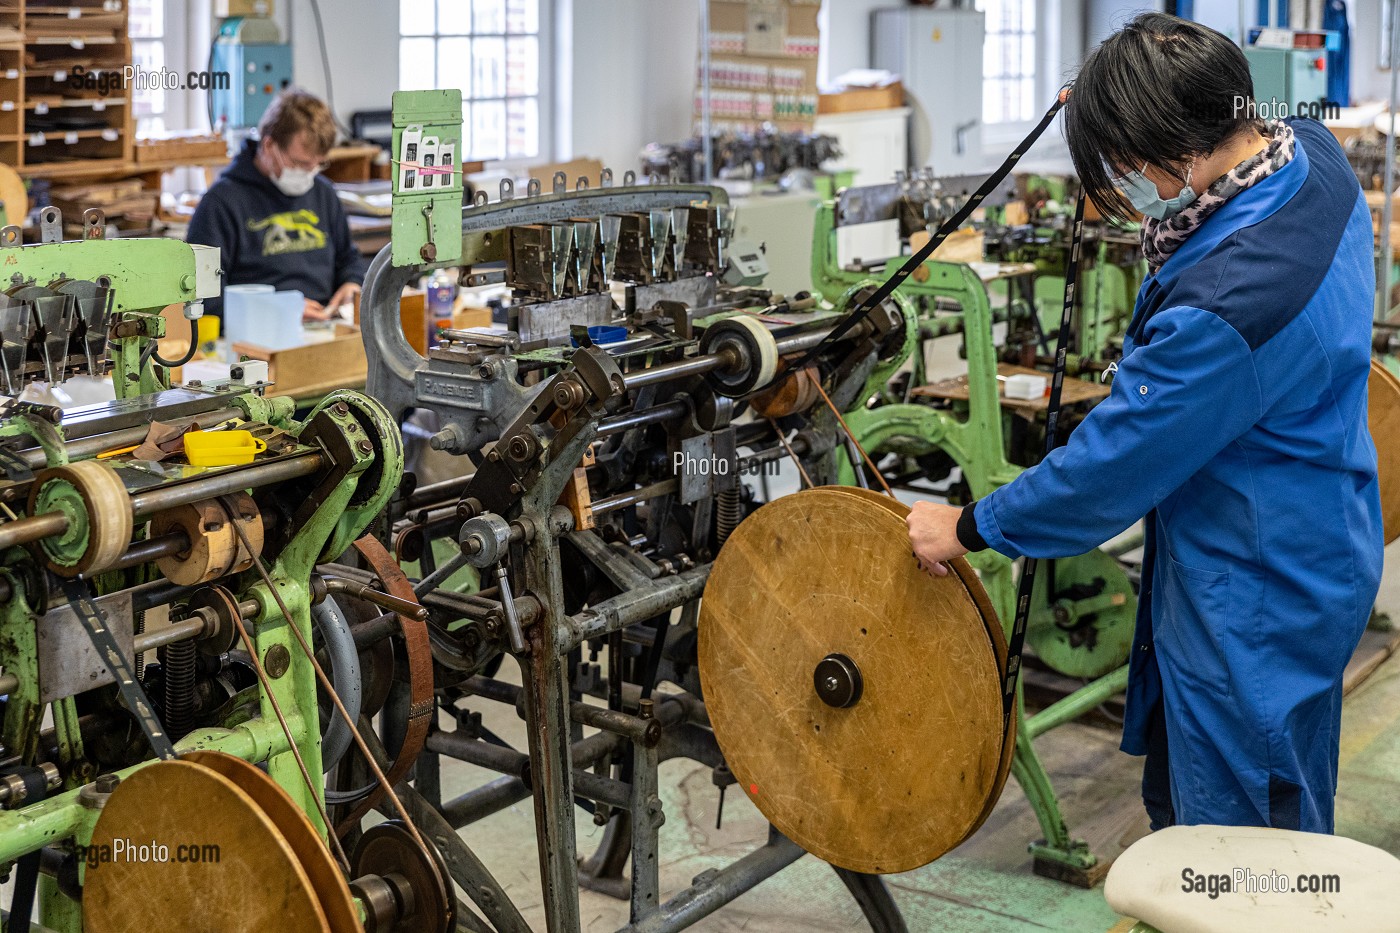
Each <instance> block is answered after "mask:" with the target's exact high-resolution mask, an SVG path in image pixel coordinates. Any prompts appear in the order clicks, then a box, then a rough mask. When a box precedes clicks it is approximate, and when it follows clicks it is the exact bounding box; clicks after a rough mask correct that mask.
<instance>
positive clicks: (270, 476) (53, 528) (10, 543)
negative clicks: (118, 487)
mask: <svg viewBox="0 0 1400 933" xmlns="http://www.w3.org/2000/svg"><path fill="white" fill-rule="evenodd" d="M324 461H325V458H324V457H323V456H322V455H321V454H320V453H319V452H316V451H310V452H308V453H304V454H301V455H299V456H296V457H290V458H288V459H286V460H278V461H275V462H273V463H266V464H261V465H259V466H253V467H249V468H247V469H244V470H232V471H230V472H228V473H219V474H217V475H215V476H209V477H204V478H200V479H194V480H190V481H188V482H184V483H176V484H174V485H171V486H163V487H160V488H157V489H151V490H147V491H145V492H138V493H135V494H133V495H132V497H131V513H132V516H133V517H135V518H146V517H148V516H151V515H154V514H155V513H157V512H163V511H165V510H166V509H172V508H175V507H176V506H178V505H188V504H189V503H191V502H199V501H202V500H204V499H213V498H215V497H217V496H225V495H228V494H229V493H234V492H240V491H242V490H244V489H251V488H254V487H257V486H269V485H272V484H273V483H280V482H284V481H286V480H289V479H296V478H298V477H301V476H309V475H311V474H312V473H315V472H316V471H317V470H319V469H321V466H322V464H323V463H324ZM67 530H68V519H67V517H66V516H65V515H63V513H61V512H46V513H44V514H43V515H31V516H28V517H27V518H20V519H16V520H15V521H12V522H7V523H6V524H4V525H0V549H3V548H7V547H15V546H16V545H20V544H29V543H31V542H34V541H39V540H41V539H43V538H51V537H53V536H55V535H61V534H63V533H64V532H66V531H67Z"/></svg>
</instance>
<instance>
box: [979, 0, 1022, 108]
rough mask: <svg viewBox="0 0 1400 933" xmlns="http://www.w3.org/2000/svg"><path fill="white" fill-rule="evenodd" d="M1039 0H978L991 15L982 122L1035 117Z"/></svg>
mask: <svg viewBox="0 0 1400 933" xmlns="http://www.w3.org/2000/svg"><path fill="white" fill-rule="evenodd" d="M1035 7H1036V4H1035V0H977V9H979V10H981V11H982V12H983V13H985V14H986V15H987V34H986V40H985V42H984V43H983V47H982V77H983V82H982V122H984V123H988V124H991V123H1016V122H1019V121H1022V120H1031V119H1034V118H1035V115H1036V111H1035Z"/></svg>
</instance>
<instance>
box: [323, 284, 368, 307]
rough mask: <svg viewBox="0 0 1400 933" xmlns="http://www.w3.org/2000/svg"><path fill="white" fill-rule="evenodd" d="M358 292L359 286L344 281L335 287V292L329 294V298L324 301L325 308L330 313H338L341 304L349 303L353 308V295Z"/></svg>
mask: <svg viewBox="0 0 1400 933" xmlns="http://www.w3.org/2000/svg"><path fill="white" fill-rule="evenodd" d="M359 294H360V286H359V285H358V284H356V283H354V282H346V283H345V284H344V285H342V286H340V288H337V289H336V290H335V294H334V295H332V296H331V300H330V301H328V302H326V310H327V311H329V312H330V313H331V314H332V315H339V314H340V309H341V306H343V305H350V307H351V308H352V309H353V308H354V306H355V297H356V296H357V295H359Z"/></svg>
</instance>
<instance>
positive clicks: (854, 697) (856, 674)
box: [812, 654, 865, 709]
mask: <svg viewBox="0 0 1400 933" xmlns="http://www.w3.org/2000/svg"><path fill="white" fill-rule="evenodd" d="M812 682H813V683H814V684H815V686H816V688H817V696H819V697H821V698H822V702H823V703H825V704H826V705H827V706H834V707H835V708H837V709H847V708H849V707H852V706H855V705H856V704H857V703H859V702H860V695H861V691H862V690H864V689H865V683H864V681H862V680H861V676H860V668H858V667H856V662H854V661H852V660H851V659H850V658H848V657H846V656H845V655H844V654H829V655H827V656H826V657H824V658H822V659H821V661H819V662H818V663H817V669H816V671H815V672H814V673H813V674H812Z"/></svg>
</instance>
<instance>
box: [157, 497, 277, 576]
mask: <svg viewBox="0 0 1400 933" xmlns="http://www.w3.org/2000/svg"><path fill="white" fill-rule="evenodd" d="M224 498H226V499H227V500H228V501H229V503H230V505H231V506H232V514H231V515H230V512H229V511H228V510H225V508H224V506H223V504H222V503H221V502H220V501H219V500H217V499H205V500H203V501H202V502H192V503H190V504H188V505H179V506H176V507H175V508H173V509H166V510H165V511H164V512H160V513H157V514H156V515H155V517H153V518H152V519H151V537H152V538H159V537H164V536H166V535H171V534H179V535H184V537H185V540H186V541H188V542H189V546H188V547H186V548H185V549H184V550H182V551H180V552H179V553H176V554H172V555H169V556H166V557H161V558H160V559H158V560H157V561H156V566H158V567H159V568H160V572H161V573H162V574H163V575H164V576H165V577H166V578H167V579H169V580H171V581H172V582H174V583H177V584H179V585H180V586H196V585H198V584H200V583H208V582H210V581H211V580H217V579H219V578H220V577H226V576H228V575H229V574H233V573H242V572H243V571H245V570H247V569H249V568H250V567H252V566H253V560H254V559H255V558H256V557H257V556H258V555H259V554H261V553H262V546H263V521H262V512H261V511H260V510H259V509H258V504H257V503H256V502H254V501H253V497H252V496H250V495H248V494H247V493H246V492H238V493H234V494H233V495H230V496H226V497H224ZM235 522H236V523H237V524H238V525H239V526H240V527H241V528H242V530H243V535H242V537H240V536H239V534H238V531H237V530H236V529H235V528H234V523H235ZM244 540H246V541H247V542H248V545H250V546H251V547H252V549H253V550H252V553H249V552H248V548H247V547H245V546H244V544H243V541H244Z"/></svg>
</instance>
